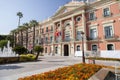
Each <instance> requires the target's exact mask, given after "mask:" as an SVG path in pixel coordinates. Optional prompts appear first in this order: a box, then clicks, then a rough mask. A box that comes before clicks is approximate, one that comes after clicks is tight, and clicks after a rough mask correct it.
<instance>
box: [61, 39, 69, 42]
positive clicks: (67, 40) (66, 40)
mask: <svg viewBox="0 0 120 80" xmlns="http://www.w3.org/2000/svg"><path fill="white" fill-rule="evenodd" d="M70 41H71V39H65V40H63V42H70Z"/></svg>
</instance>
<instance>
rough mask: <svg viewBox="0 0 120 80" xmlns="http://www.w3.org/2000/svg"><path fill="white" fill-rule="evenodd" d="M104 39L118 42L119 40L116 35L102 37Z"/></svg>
mask: <svg viewBox="0 0 120 80" xmlns="http://www.w3.org/2000/svg"><path fill="white" fill-rule="evenodd" d="M104 38H105V39H106V40H118V39H119V36H117V35H114V34H113V35H109V36H106V35H105V36H104Z"/></svg>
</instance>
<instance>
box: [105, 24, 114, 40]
mask: <svg viewBox="0 0 120 80" xmlns="http://www.w3.org/2000/svg"><path fill="white" fill-rule="evenodd" d="M104 30H105V38H112V37H113V29H112V26H106V27H104Z"/></svg>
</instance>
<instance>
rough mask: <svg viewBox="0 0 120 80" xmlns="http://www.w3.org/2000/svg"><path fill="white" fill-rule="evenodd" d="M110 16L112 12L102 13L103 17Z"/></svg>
mask: <svg viewBox="0 0 120 80" xmlns="http://www.w3.org/2000/svg"><path fill="white" fill-rule="evenodd" d="M110 16H112V13H108V14H103V17H110Z"/></svg>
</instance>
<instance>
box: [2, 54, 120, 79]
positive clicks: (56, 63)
mask: <svg viewBox="0 0 120 80" xmlns="http://www.w3.org/2000/svg"><path fill="white" fill-rule="evenodd" d="M39 60H40V61H37V62H25V63H24V62H23V63H14V64H5V65H0V80H17V79H18V78H20V77H25V76H30V75H33V74H39V73H43V72H46V71H49V70H54V69H57V68H59V67H64V66H69V65H73V64H77V63H81V62H82V58H81V57H66V56H40V57H39ZM86 62H87V63H88V61H87V60H86ZM115 63H118V62H113V61H98V60H97V61H96V64H103V65H110V66H114V65H115Z"/></svg>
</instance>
